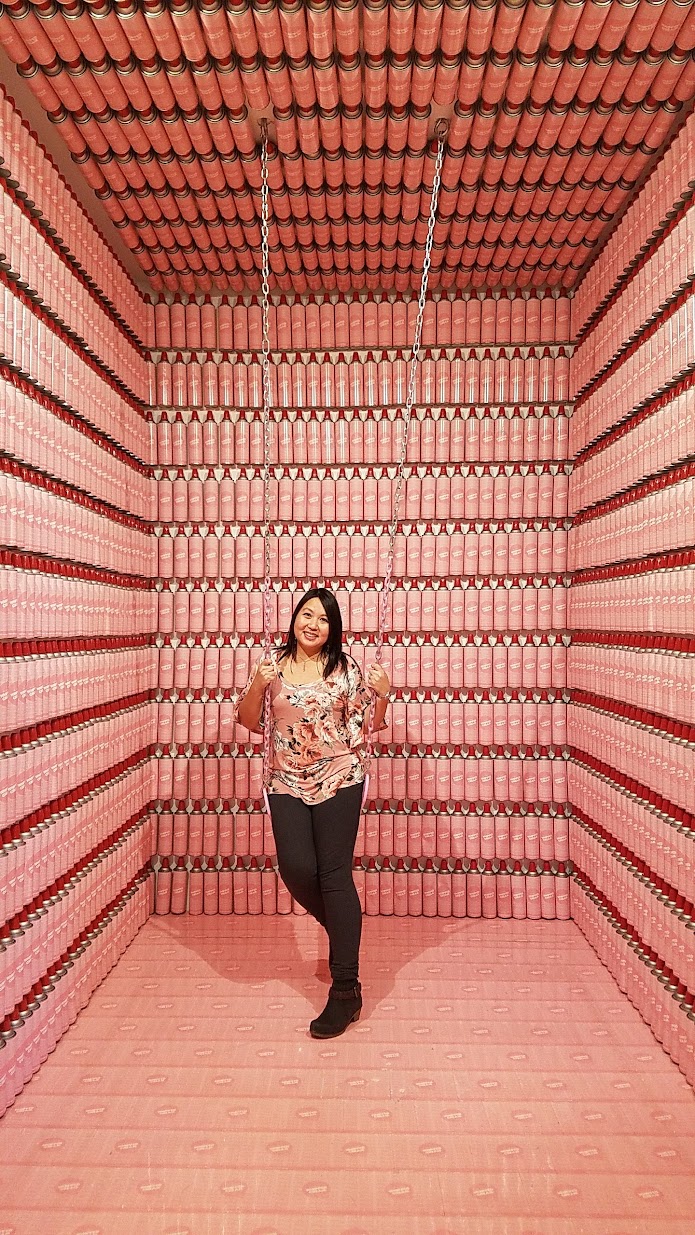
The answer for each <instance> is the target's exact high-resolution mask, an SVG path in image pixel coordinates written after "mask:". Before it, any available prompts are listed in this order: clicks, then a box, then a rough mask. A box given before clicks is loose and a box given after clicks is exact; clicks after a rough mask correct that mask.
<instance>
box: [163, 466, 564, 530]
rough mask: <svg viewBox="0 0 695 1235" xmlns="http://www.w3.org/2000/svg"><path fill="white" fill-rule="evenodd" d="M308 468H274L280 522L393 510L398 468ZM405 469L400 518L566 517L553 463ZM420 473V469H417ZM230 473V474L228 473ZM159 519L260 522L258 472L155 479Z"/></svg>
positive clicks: (377, 518) (384, 519)
mask: <svg viewBox="0 0 695 1235" xmlns="http://www.w3.org/2000/svg"><path fill="white" fill-rule="evenodd" d="M318 470H322V469H315V468H314V469H312V472H314V473H316V474H315V475H314V474H312V475H310V476H309V477H308V478H307V477H305V476H302V475H299V474H298V473H295V474H294V475H293V472H294V469H289V468H288V469H287V473H286V474H283V473H280V475H279V476H278V475H277V474H274V475H273V474H271V477H270V485H269V505H270V510H269V515H270V519H271V520H272V521H273V522H277V521H278V520H281V521H282V523H304V522H309V523H312V524H319V523H329V524H330V523H342V524H347V523H360V524H361V523H365V522H366V523H368V524H369V523H384V524H389V523H390V522H391V519H392V518H393V512H394V509H395V500H396V493H397V489H398V479H397V477H396V476H395V474H392V473H395V469H391V468H388V469H386V468H380V469H377V470H378V471H379V472H380V473H381V474H380V475H379V476H375V475H373V476H370V475H369V471H368V469H366V468H365V469H363V468H359V469H347V470H348V471H350V472H351V475H350V476H347V475H345V471H344V469H343V468H341V469H340V472H339V474H338V476H337V477H336V478H334V477H333V476H332V475H329V474H324V475H323V476H321V477H319V475H318ZM434 471H435V469H425V468H417V469H415V468H408V470H407V474H405V473H404V477H405V478H404V481H403V485H402V498H401V506H400V510H399V512H398V513H399V515H400V518H401V520H406V521H408V522H410V521H413V522H418V521H420V520H426V521H431V520H434V519H436V520H437V521H440V522H448V521H449V520H451V521H458V520H465V521H467V522H470V523H475V522H476V521H478V520H489V519H495V520H501V521H504V520H508V519H509V520H514V519H550V518H555V519H564V518H566V517H567V502H568V487H569V477H568V475H567V472H566V471H565V469H564V467H562V465H559V464H553V463H545V464H544V463H537V464H535V465H530V464H529V465H524V464H522V465H521V467H520V468H519V470H518V471H517V470H515V469H513V468H511V467H507V468H505V467H504V466H503V465H502V464H500V465H498V466H495V465H492V466H491V467H488V468H483V467H479V468H475V469H473V468H472V467H465V468H456V467H446V468H445V467H444V466H441V467H438V468H437V469H436V471H437V472H438V473H439V474H438V475H435V474H434ZM421 472H422V473H424V475H421V474H420V473H421ZM232 473H233V474H232ZM158 502H159V511H158V513H159V521H160V522H161V523H168V524H172V523H173V524H185V523H187V522H191V523H201V522H206V523H207V524H208V525H214V524H216V523H218V522H221V523H223V524H224V523H235V522H236V523H249V522H252V523H256V524H260V523H262V521H263V508H264V486H263V478H262V476H261V475H252V476H251V477H249V476H247V475H244V474H243V473H239V472H238V471H237V469H236V468H235V469H229V468H227V469H225V471H224V472H223V473H220V474H219V475H214V474H208V476H207V477H206V478H205V479H201V478H200V477H198V476H193V477H191V478H190V479H186V477H185V476H184V475H183V474H181V472H180V473H179V474H178V475H177V476H176V477H175V479H173V480H170V479H169V478H168V477H162V479H161V480H160V481H159V485H158Z"/></svg>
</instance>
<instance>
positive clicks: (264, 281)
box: [261, 119, 272, 804]
mask: <svg viewBox="0 0 695 1235" xmlns="http://www.w3.org/2000/svg"><path fill="white" fill-rule="evenodd" d="M261 136H262V145H261V329H262V359H261V368H262V378H263V531H262V535H263V659H264V660H267V659H268V658H269V656H270V653H271V649H272V638H271V630H270V626H271V621H272V610H271V588H272V579H271V575H270V445H271V442H270V428H271V426H270V405H271V386H270V325H269V304H268V302H269V297H270V246H269V232H270V229H269V223H268V125H267V122H266V120H265V119H263V120H261ZM271 724H272V717H271V699H270V687H268V688H267V689H266V691H265V694H264V696H263V790H264V793H266V791H267V788H268V784H269V782H270V776H271ZM266 804H267V796H266Z"/></svg>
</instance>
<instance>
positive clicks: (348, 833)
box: [312, 785, 362, 983]
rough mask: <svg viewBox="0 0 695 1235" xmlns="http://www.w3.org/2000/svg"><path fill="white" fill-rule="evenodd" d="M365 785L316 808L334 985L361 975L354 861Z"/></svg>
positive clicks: (319, 864) (318, 854)
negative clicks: (353, 874)
mask: <svg viewBox="0 0 695 1235" xmlns="http://www.w3.org/2000/svg"><path fill="white" fill-rule="evenodd" d="M361 803H362V786H361V785H350V786H349V787H348V788H347V789H339V790H338V792H337V793H336V794H335V796H334V797H332V798H330V799H329V800H328V801H327V802H320V803H319V805H318V806H314V807H312V814H313V827H314V845H315V850H316V858H317V867H318V878H319V886H320V888H321V894H322V897H323V905H324V913H325V923H326V930H327V931H328V938H329V940H330V944H331V958H330V967H331V977H332V978H333V981H334V982H341V983H342V982H356V981H357V978H358V975H359V952H360V937H361V934H362V909H361V906H360V899H359V896H358V895H357V889H356V888H355V884H354V881H353V878H352V859H353V853H354V850H355V841H356V839H357V829H358V827H359V822H360V807H361Z"/></svg>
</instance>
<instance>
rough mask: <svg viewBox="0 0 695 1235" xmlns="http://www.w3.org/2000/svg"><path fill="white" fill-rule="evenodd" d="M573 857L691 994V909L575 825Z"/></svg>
mask: <svg viewBox="0 0 695 1235" xmlns="http://www.w3.org/2000/svg"><path fill="white" fill-rule="evenodd" d="M570 836H571V844H572V852H573V854H574V855H575V861H576V865H577V867H578V869H579V870H580V871H581V872H583V874H585V875H586V876H587V878H588V879H589V880H590V881H591V883H592V884H593V885H594V886H595V887H596V888H597V889H598V890H599V891H600V893H601V894H602V895H603V896H605V898H606V900H608V901H609V902H610V903H611V904H612V905H616V906H617V907H618V909H619V911H620V915H621V917H623V918H624V919H625V920H626V922H627V923H628V924H629V927H630V928H632V929H633V930H634V931H635V933H636V934H637V936H638V937H639V939H640V940H641V942H642V944H643V946H645V947H646V948H648V949H649V948H652V949H653V950H654V951H655V952H656V953H657V954H658V956H659V957H661V959H662V960H663V961H664V962H665V964H666V966H667V967H668V969H670V970H671V972H672V973H673V974H674V975H677V979H678V981H681V982H683V983H684V984H685V987H686V989H687V990H689V991H691V992H692V991H695V947H694V946H693V943H692V938H693V925H694V924H695V919H694V918H693V916H692V908H693V907H692V903H690V904H689V906H688V907H687V908H683V904H682V901H681V905H678V904H677V901H676V898H675V896H674V894H673V890H672V889H670V888H668V886H667V885H666V886H664V885H663V884H662V882H661V881H658V882H655V881H654V878H653V876H652V875H651V874H650V872H646V871H645V872H644V873H641V872H640V873H638V872H637V871H636V870H635V869H634V867H633V866H632V861H631V857H630V855H629V854H623V853H622V852H621V850H620V849H619V848H618V847H616V846H615V845H612V844H610V843H609V842H608V841H606V840H604V839H603V838H602V837H601V835H600V834H599V833H598V832H596V831H595V830H594V829H593V828H591V827H590V826H588V825H586V824H582V823H580V822H579V820H578V819H576V818H572V819H571V821H570Z"/></svg>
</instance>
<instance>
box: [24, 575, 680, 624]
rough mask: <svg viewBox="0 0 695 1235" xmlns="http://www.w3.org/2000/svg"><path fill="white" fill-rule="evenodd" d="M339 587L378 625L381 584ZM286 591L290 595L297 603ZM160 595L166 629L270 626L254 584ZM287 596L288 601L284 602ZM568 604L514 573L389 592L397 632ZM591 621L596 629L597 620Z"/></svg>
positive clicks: (512, 618)
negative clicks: (494, 582) (494, 579)
mask: <svg viewBox="0 0 695 1235" xmlns="http://www.w3.org/2000/svg"><path fill="white" fill-rule="evenodd" d="M536 578H537V577H536ZM307 579H308V576H307ZM302 586H303V585H302ZM334 590H335V594H336V598H337V600H338V603H339V605H340V608H341V612H342V615H343V625H344V626H345V627H346V628H347V629H349V630H351V631H352V632H353V633H359V632H362V631H368V632H369V631H372V632H375V631H376V630H377V628H378V624H379V593H378V592H377V591H376V590H375V589H374V588H373V587H369V589H368V590H362V589H357V588H356V589H355V590H354V591H352V592H350V591H348V590H347V589H346V588H343V587H341V586H339V587H337V588H335V589H334ZM300 595H301V593H300ZM283 598H289V602H290V603H289V605H288V604H287V601H286V600H283ZM156 599H157V601H158V618H157V629H158V630H159V631H160V632H161V633H162V634H164V635H166V634H172V633H174V632H176V633H177V634H184V633H186V632H189V631H190V632H191V633H192V634H194V635H195V634H202V632H203V631H206V632H207V633H208V634H210V633H212V632H220V633H222V634H229V633H231V632H232V631H236V632H238V633H240V634H247V633H255V634H259V633H260V632H261V631H262V629H263V595H262V592H261V590H260V589H259V588H258V587H257V586H256V588H255V590H253V591H247V590H245V589H243V590H242V589H241V588H240V589H239V590H238V591H232V590H231V589H225V590H223V591H221V592H218V591H217V590H216V589H215V588H214V587H213V588H209V589H208V590H207V591H203V590H202V589H201V587H200V585H199V584H198V583H197V582H196V584H195V585H193V587H192V589H191V590H190V591H188V590H187V589H186V588H184V587H179V589H178V590H177V591H170V590H166V591H163V592H159V593H158V594H157V597H156ZM271 599H272V602H273V604H272V615H271V629H273V630H281V631H283V632H284V631H286V630H287V627H288V624H289V619H290V617H291V610H292V607H293V606H292V603H291V602H292V599H295V600H296V598H295V597H294V594H293V593H292V592H290V591H289V590H288V589H287V588H285V589H284V590H283V592H282V593H281V595H280V597H277V596H276V594H275V593H273V596H272V598H271ZM276 601H277V602H278V603H277V604H276ZM280 601H282V602H283V603H282V604H280ZM566 607H567V591H566V589H565V587H564V586H563V585H561V584H559V583H558V584H553V585H551V584H549V583H548V582H547V581H546V580H540V579H539V580H538V585H536V582H535V580H534V581H531V580H529V581H527V582H526V585H525V586H524V587H521V586H519V585H518V581H517V580H511V579H506V580H505V581H504V583H503V584H502V583H500V585H499V586H497V587H495V588H492V587H490V586H489V582H488V581H487V580H485V581H483V580H478V581H477V582H476V584H475V585H473V584H471V586H469V587H468V588H465V587H461V586H460V580H457V581H456V582H455V583H453V584H452V583H450V584H449V585H448V586H447V587H440V588H439V589H438V590H435V589H434V588H432V587H431V586H423V587H422V588H420V587H417V588H414V587H413V588H411V589H410V590H405V589H404V588H402V587H396V588H395V589H394V591H393V592H392V593H391V594H390V596H389V598H388V605H387V628H388V629H389V630H392V631H406V630H408V631H411V632H416V631H426V632H428V633H431V632H432V631H436V632H438V633H440V634H443V633H446V632H454V633H458V632H461V631H468V632H474V631H499V632H502V631H521V630H526V631H533V630H536V631H551V630H565V629H566V627H567V620H566ZM287 610H289V612H287ZM584 625H589V626H592V627H593V628H594V629H595V628H596V623H595V622H593V623H588V622H587V623H584ZM90 628H91V626H90ZM129 629H130V630H131V631H132V632H133V633H135V632H136V631H137V630H138V627H137V626H136V625H135V623H134V622H131V623H130V624H129ZM678 629H680V627H679V628H678ZM0 633H2V632H0ZM45 633H46V634H48V633H49V632H48V631H47V632H45ZM50 633H53V632H50ZM61 633H62V632H61ZM71 633H72V632H71ZM74 633H82V632H81V631H80V632H78V631H75V632H74ZM108 633H111V632H110V631H109V632H108ZM113 633H120V631H119V632H113ZM15 634H16V632H15V631H14V630H11V631H8V632H7V634H6V636H5V637H9V638H14V637H15Z"/></svg>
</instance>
